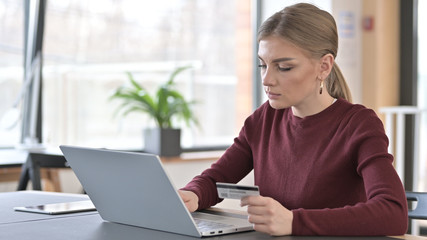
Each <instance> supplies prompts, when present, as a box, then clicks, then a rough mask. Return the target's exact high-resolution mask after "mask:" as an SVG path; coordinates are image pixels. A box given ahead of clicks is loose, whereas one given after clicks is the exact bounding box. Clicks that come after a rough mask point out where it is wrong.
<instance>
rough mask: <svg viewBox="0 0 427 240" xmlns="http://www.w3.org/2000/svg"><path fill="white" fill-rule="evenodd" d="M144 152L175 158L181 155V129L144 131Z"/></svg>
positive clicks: (151, 129) (150, 129)
mask: <svg viewBox="0 0 427 240" xmlns="http://www.w3.org/2000/svg"><path fill="white" fill-rule="evenodd" d="M144 144H145V147H144V151H146V152H148V153H153V154H156V155H159V156H165V157H175V156H179V155H180V154H181V151H182V150H181V129H173V128H149V129H145V130H144Z"/></svg>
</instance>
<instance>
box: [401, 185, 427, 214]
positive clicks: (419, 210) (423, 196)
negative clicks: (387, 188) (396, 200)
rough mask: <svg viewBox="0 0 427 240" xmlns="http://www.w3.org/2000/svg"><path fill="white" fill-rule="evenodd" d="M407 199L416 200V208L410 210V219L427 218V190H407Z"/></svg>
mask: <svg viewBox="0 0 427 240" xmlns="http://www.w3.org/2000/svg"><path fill="white" fill-rule="evenodd" d="M406 199H407V200H408V202H409V201H416V202H417V205H416V207H415V209H413V210H409V211H408V217H409V218H410V219H427V192H408V191H407V192H406Z"/></svg>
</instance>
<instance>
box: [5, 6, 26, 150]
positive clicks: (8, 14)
mask: <svg viewBox="0 0 427 240" xmlns="http://www.w3.org/2000/svg"><path fill="white" fill-rule="evenodd" d="M23 14H24V6H23V1H14V0H0V36H1V37H0V120H1V126H0V147H11V146H13V145H15V144H17V143H18V142H19V140H20V122H19V121H18V120H19V118H18V116H16V115H14V114H11V113H13V111H12V110H13V109H15V107H16V109H18V108H19V106H20V102H19V95H20V89H21V86H22V82H23V61H24V60H23V39H24V36H23V34H24V16H23Z"/></svg>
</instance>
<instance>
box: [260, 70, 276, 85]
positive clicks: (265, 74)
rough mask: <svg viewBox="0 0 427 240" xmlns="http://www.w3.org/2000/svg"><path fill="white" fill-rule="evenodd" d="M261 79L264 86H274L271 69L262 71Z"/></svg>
mask: <svg viewBox="0 0 427 240" xmlns="http://www.w3.org/2000/svg"><path fill="white" fill-rule="evenodd" d="M261 79H262V85H264V86H271V85H273V84H274V79H273V76H272V74H271V71H270V70H269V68H265V69H264V71H261Z"/></svg>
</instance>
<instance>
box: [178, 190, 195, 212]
mask: <svg viewBox="0 0 427 240" xmlns="http://www.w3.org/2000/svg"><path fill="white" fill-rule="evenodd" d="M178 194H179V196H181V198H182V200H183V201H184V203H185V206H186V207H187V209H188V211H190V212H194V211H196V210H197V208H199V197H198V196H197V195H196V194H195V193H194V192H191V191H185V190H178Z"/></svg>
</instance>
